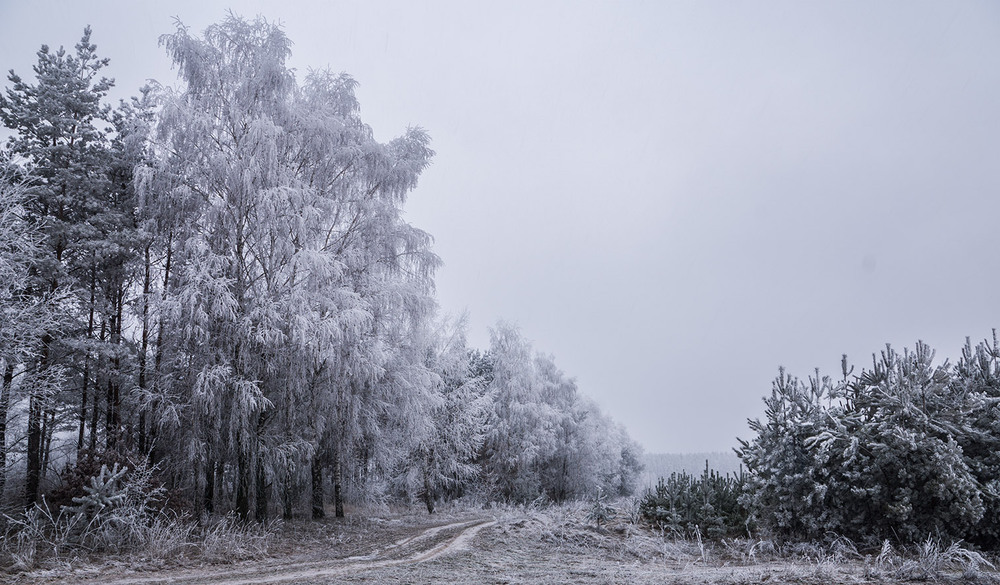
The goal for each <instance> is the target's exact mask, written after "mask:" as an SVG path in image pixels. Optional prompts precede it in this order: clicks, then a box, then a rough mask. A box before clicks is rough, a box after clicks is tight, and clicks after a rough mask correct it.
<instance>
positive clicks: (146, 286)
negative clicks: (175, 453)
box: [138, 244, 211, 512]
mask: <svg viewBox="0 0 1000 585" xmlns="http://www.w3.org/2000/svg"><path fill="white" fill-rule="evenodd" d="M151 246H152V244H146V248H145V253H144V267H145V271H144V274H143V278H142V337H141V338H140V342H139V380H138V382H139V395H140V397H139V401H140V402H139V436H138V441H139V453H140V454H142V455H148V453H147V451H148V445H147V443H146V367H147V366H146V354H147V352H148V351H149V295H150V291H151V290H152V273H151V270H150V264H151V261H150V255H149V249H150V247H151ZM206 489H208V488H207V487H206ZM209 512H211V510H209Z"/></svg>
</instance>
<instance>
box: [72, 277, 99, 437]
mask: <svg viewBox="0 0 1000 585" xmlns="http://www.w3.org/2000/svg"><path fill="white" fill-rule="evenodd" d="M96 299H97V265H96V264H95V263H94V262H93V261H92V262H91V264H90V307H89V308H88V311H87V312H88V315H87V341H88V345H87V346H86V350H85V353H84V358H83V381H82V382H81V384H80V432H79V435H78V436H77V440H76V450H77V451H80V450H82V449H83V438H84V434H85V432H86V430H87V392H88V391H89V388H88V386H89V385H90V346H89V342H90V340H92V339H93V338H94V308H95V306H96V305H95V303H96ZM94 394H97V390H96V389H95V390H94ZM94 402H95V403H96V402H97V401H96V400H94ZM91 432H93V429H91Z"/></svg>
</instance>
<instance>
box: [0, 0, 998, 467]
mask: <svg viewBox="0 0 1000 585" xmlns="http://www.w3.org/2000/svg"><path fill="white" fill-rule="evenodd" d="M229 7H231V8H232V9H233V10H234V11H235V12H236V13H238V14H242V15H245V16H248V17H252V16H254V15H256V14H261V15H263V16H265V17H267V18H268V19H271V20H274V21H278V22H281V23H282V24H283V25H284V27H285V31H286V33H287V34H288V36H289V37H290V38H291V40H292V41H293V42H294V43H295V45H294V47H293V51H294V54H293V56H292V59H291V64H292V66H293V67H296V68H297V69H298V70H299V71H300V72H303V73H304V72H305V71H306V70H307V69H309V68H323V67H326V66H329V67H330V68H331V69H333V70H335V71H346V72H348V73H350V74H351V75H353V76H354V77H355V78H356V79H357V80H358V81H359V82H360V88H359V90H358V95H359V99H360V101H361V105H362V113H363V116H364V118H365V120H366V121H367V122H368V123H369V124H370V125H371V126H372V127H373V129H374V131H375V133H376V136H377V137H379V138H380V139H389V138H391V137H393V136H396V135H398V134H400V133H402V132H403V130H404V129H405V128H406V126H408V125H419V126H422V127H424V128H426V129H427V130H428V132H429V133H430V135H431V136H432V138H433V140H434V144H433V147H434V149H435V150H436V151H437V156H436V158H435V160H434V163H433V165H432V167H430V168H429V169H428V170H427V171H426V172H425V173H424V175H423V178H422V181H421V184H420V186H419V187H418V189H417V190H416V191H415V192H414V193H413V194H412V196H411V198H410V201H409V203H408V214H407V216H408V219H409V220H410V221H411V222H412V223H414V224H415V225H417V226H419V227H421V228H423V229H425V230H427V231H429V232H430V233H431V234H433V235H434V236H435V238H436V245H435V249H436V251H437V253H438V254H439V255H440V256H441V257H442V258H443V259H444V262H445V265H444V267H443V268H442V269H441V271H440V272H439V274H438V278H437V284H438V297H439V300H440V304H441V306H442V308H443V309H444V310H445V311H450V312H454V313H457V312H461V311H462V310H465V309H467V310H468V311H469V313H470V317H471V341H472V343H473V344H474V345H477V346H480V347H485V346H486V344H487V343H488V333H487V328H488V327H489V326H490V325H492V324H493V323H495V322H496V321H497V320H498V319H500V318H505V319H508V320H510V321H513V322H516V323H518V324H519V325H520V326H521V329H522V331H523V333H524V335H525V336H526V337H527V338H529V339H531V340H532V341H533V343H534V345H535V347H536V349H538V350H541V351H543V352H546V353H551V354H553V355H554V356H555V358H556V362H557V364H559V365H560V367H561V368H562V369H563V370H564V371H565V372H566V373H567V374H569V375H571V376H574V377H576V378H577V381H578V383H579V386H580V389H581V390H582V391H583V392H585V393H586V394H588V395H590V396H592V397H593V398H595V399H596V400H597V401H598V402H599V403H600V404H601V405H602V406H603V407H604V408H605V410H606V411H608V412H609V413H610V414H611V415H612V416H614V417H615V418H616V419H617V420H619V421H621V422H623V423H624V424H625V425H626V426H627V427H628V428H629V431H630V432H631V433H632V435H633V436H634V437H635V438H636V439H638V440H639V441H640V442H641V443H642V444H643V445H644V446H645V447H646V449H647V450H648V451H653V452H664V451H709V450H728V449H729V448H731V447H733V446H735V445H736V441H735V437H736V436H742V437H747V436H748V435H749V432H748V429H747V426H746V420H745V419H746V418H747V417H758V416H760V414H761V412H762V403H761V397H762V396H763V395H764V394H766V393H768V392H769V390H770V382H771V380H772V379H773V377H774V376H775V374H776V373H777V368H778V366H779V365H784V366H786V367H787V368H788V369H789V370H790V371H791V372H792V373H794V374H797V375H800V376H803V377H804V376H806V375H808V374H809V373H811V372H812V369H813V368H814V367H819V368H821V370H822V371H823V372H824V373H828V374H838V373H839V363H840V355H841V354H842V353H847V354H848V355H849V357H850V358H851V360H852V361H853V362H854V363H857V364H858V365H859V367H860V366H863V365H865V364H868V363H870V361H871V354H872V352H874V351H878V350H879V349H880V348H882V347H883V346H884V344H885V343H886V342H891V343H892V344H893V345H894V346H898V347H902V346H904V345H912V344H913V343H914V342H915V341H916V340H917V339H923V340H925V341H927V342H928V343H930V344H931V345H932V346H933V347H935V348H937V349H938V355H939V357H942V358H943V357H946V356H950V357H953V356H955V355H956V354H957V352H958V350H959V348H960V346H961V344H962V343H963V341H964V339H965V337H966V336H972V338H973V340H974V341H976V340H979V339H982V338H985V337H987V336H989V335H990V331H991V329H992V328H993V327H1000V295H998V291H1000V286H998V285H1000V258H998V250H1000V246H998V244H1000V237H998V236H997V224H998V220H1000V197H998V194H1000V67H998V65H997V64H998V63H1000V4H997V3H992V2H915V1H911V0H907V1H905V2H833V3H831V2H825V3H820V2H815V3H813V2H800V1H795V2H754V3H750V2H702V1H698V2H638V1H634V2H514V1H505V2H489V3H486V2H465V1H455V2H330V1H314V2H307V1H301V2H300V1H294V0H282V1H280V2H279V1H256V2H222V1H217V0H197V1H187V0H185V1H174V2H162V1H160V2H143V1H130V2H125V1H120V2H112V1H105V2H88V1H79V0H78V1H52V0H48V1H45V0H34V1H32V2H24V1H21V0H0V68H2V69H3V70H4V71H6V70H7V69H10V68H13V69H15V70H16V71H17V72H19V73H20V74H22V75H23V76H29V75H30V72H31V71H30V68H31V65H32V64H33V63H34V62H35V51H37V49H38V48H39V46H40V45H41V44H42V43H47V44H49V45H52V46H59V45H65V46H66V47H72V45H73V44H75V43H76V41H77V40H79V37H80V34H81V32H82V30H83V27H84V26H85V25H86V24H91V25H93V28H94V32H93V38H92V40H93V41H94V42H95V43H96V44H97V46H98V51H99V53H100V54H101V55H103V56H106V57H110V58H111V65H110V67H109V69H108V73H109V75H110V76H113V77H115V78H116V79H117V83H118V88H117V89H116V94H115V96H116V97H126V96H128V95H132V94H135V93H136V92H137V89H138V87H139V86H140V85H141V84H142V83H143V81H144V80H145V79H146V78H155V79H157V80H159V81H161V82H163V83H166V84H174V83H176V81H175V80H176V75H175V73H174V72H173V71H172V70H171V69H170V62H169V59H168V58H167V56H166V53H165V52H164V51H163V50H162V49H161V48H159V47H158V46H157V38H158V36H159V35H160V34H163V33H167V32H171V31H172V30H173V17H175V16H176V17H179V18H180V19H181V21H183V22H184V23H185V24H187V25H188V26H189V27H190V28H191V29H192V30H194V31H199V32H200V31H201V30H203V29H204V28H205V27H206V26H207V25H209V24H211V23H212V22H216V21H218V20H220V19H221V18H222V17H223V16H224V15H225V12H226V10H227V8H229Z"/></svg>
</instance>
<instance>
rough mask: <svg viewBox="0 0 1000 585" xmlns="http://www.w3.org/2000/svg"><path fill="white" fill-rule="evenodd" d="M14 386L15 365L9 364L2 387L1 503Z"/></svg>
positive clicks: (4, 373)
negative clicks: (11, 396) (12, 388)
mask: <svg viewBox="0 0 1000 585" xmlns="http://www.w3.org/2000/svg"><path fill="white" fill-rule="evenodd" d="M13 384H14V364H13V363H11V362H7V365H6V366H5V367H4V369H3V386H0V501H3V490H4V487H6V485H7V411H8V410H10V387H11V386H12V385H13Z"/></svg>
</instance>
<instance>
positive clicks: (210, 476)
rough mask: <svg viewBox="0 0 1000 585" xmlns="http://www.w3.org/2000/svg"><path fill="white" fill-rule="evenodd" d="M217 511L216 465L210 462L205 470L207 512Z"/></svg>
mask: <svg viewBox="0 0 1000 585" xmlns="http://www.w3.org/2000/svg"><path fill="white" fill-rule="evenodd" d="M214 511H215V463H214V462H209V464H208V466H207V467H206V468H205V512H208V513H209V514H211V513H212V512H214Z"/></svg>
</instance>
